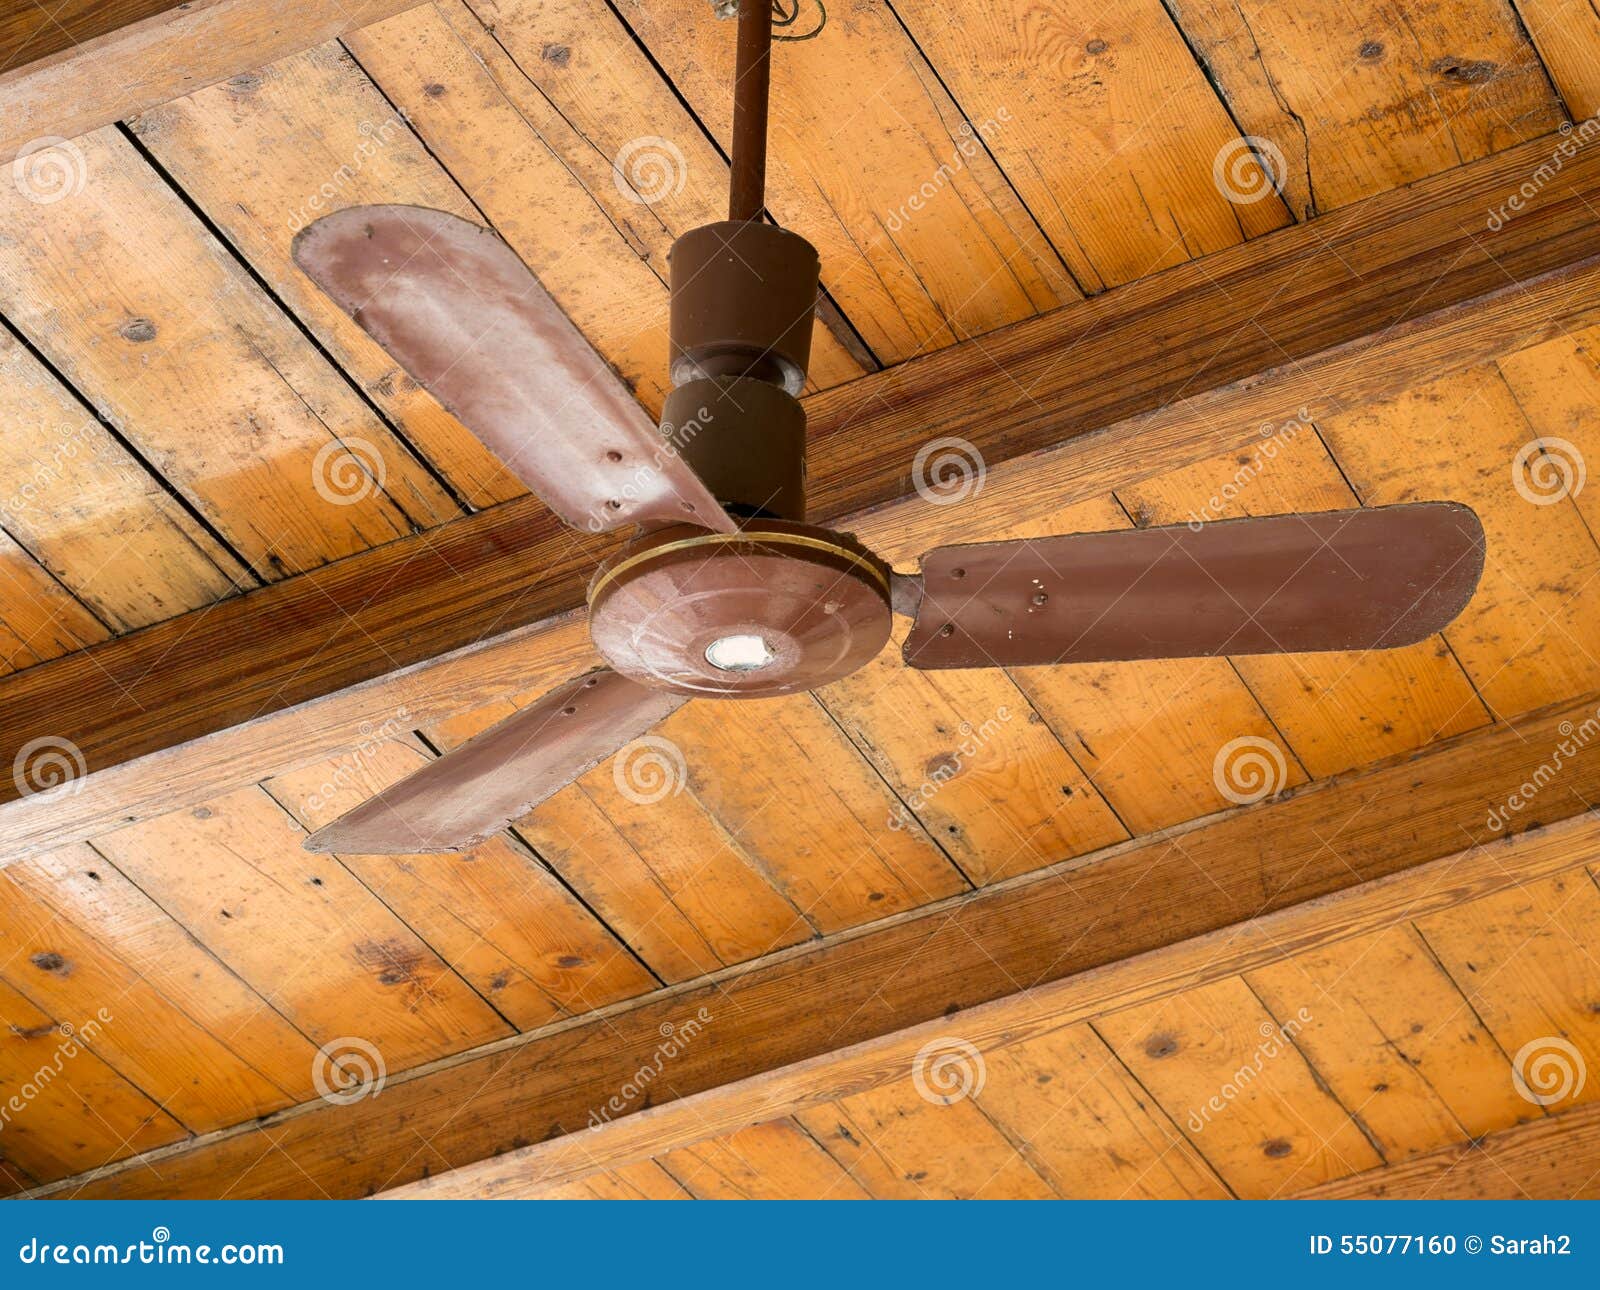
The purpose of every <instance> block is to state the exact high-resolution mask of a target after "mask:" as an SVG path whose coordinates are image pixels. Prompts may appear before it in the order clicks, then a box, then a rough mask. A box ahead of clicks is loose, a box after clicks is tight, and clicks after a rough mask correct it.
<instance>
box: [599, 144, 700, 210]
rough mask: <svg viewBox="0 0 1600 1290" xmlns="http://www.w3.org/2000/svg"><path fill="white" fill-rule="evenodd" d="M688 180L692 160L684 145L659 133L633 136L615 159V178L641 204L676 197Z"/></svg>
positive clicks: (654, 202) (632, 198)
mask: <svg viewBox="0 0 1600 1290" xmlns="http://www.w3.org/2000/svg"><path fill="white" fill-rule="evenodd" d="M688 181H689V163H688V162H687V161H685V160H684V158H683V151H682V149H680V148H679V147H678V145H677V144H675V143H673V141H672V140H671V139H663V138H662V137H661V136H660V135H659V134H642V135H639V136H638V137H637V138H635V139H629V140H628V141H627V142H626V143H625V144H623V145H622V147H620V148H618V149H617V155H616V156H615V157H613V158H612V159H611V182H612V183H613V184H615V185H616V188H617V191H618V192H619V193H621V194H622V195H623V196H624V197H625V198H627V199H628V200H629V201H630V202H633V203H635V204H636V205H639V206H654V205H655V204H656V203H657V202H662V201H666V200H667V198H669V197H676V196H677V195H678V194H679V193H681V192H682V191H683V186H684V184H686V183H688Z"/></svg>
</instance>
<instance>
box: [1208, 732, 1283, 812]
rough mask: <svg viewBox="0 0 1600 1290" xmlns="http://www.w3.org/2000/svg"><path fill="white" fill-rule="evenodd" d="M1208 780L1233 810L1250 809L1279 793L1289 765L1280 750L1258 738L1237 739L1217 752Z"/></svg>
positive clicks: (1242, 737)
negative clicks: (1243, 807) (1253, 805)
mask: <svg viewBox="0 0 1600 1290" xmlns="http://www.w3.org/2000/svg"><path fill="white" fill-rule="evenodd" d="M1211 779H1212V782H1213V783H1215V784H1216V786H1217V792H1219V793H1221V794H1222V795H1223V796H1224V797H1225V798H1227V799H1228V800H1229V801H1230V802H1232V803H1234V804H1235V805H1236V806H1250V805H1252V804H1254V803H1256V802H1260V801H1264V800H1265V799H1267V798H1269V797H1272V796H1273V795H1274V794H1276V793H1281V792H1282V791H1283V786H1284V785H1285V784H1287V783H1288V782H1289V765H1288V763H1287V762H1286V761H1285V760H1284V756H1283V750H1282V749H1281V748H1279V747H1278V745H1277V744H1275V743H1273V742H1272V740H1270V739H1263V738H1262V737H1261V736H1260V735H1241V736H1240V737H1239V738H1237V739H1230V740H1229V741H1228V742H1227V743H1225V744H1223V745H1222V747H1221V748H1219V749H1217V755H1216V758H1215V759H1214V760H1213V761H1212V763H1211Z"/></svg>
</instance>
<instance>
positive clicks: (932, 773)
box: [817, 619, 1127, 886]
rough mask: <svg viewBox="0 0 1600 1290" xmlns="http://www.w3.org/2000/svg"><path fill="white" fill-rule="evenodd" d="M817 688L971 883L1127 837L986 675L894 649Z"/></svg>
mask: <svg viewBox="0 0 1600 1290" xmlns="http://www.w3.org/2000/svg"><path fill="white" fill-rule="evenodd" d="M908 630H909V624H908V623H907V622H906V621H905V620H903V619H896V620H895V626H894V636H893V639H892V640H891V642H890V646H889V648H888V649H886V650H885V651H884V652H883V653H882V654H880V655H879V656H878V657H877V658H876V659H874V660H873V661H872V662H871V663H869V664H867V666H866V667H864V668H862V669H861V670H860V671H859V672H856V673H855V674H854V675H852V676H848V677H846V678H845V679H844V680H842V681H835V682H834V683H833V684H832V685H829V686H825V687H824V688H823V689H821V690H819V691H818V692H817V697H818V698H819V699H821V701H822V703H823V704H824V706H826V707H827V709H828V711H829V712H831V713H832V714H833V715H834V717H835V718H836V719H837V720H838V721H839V723H840V725H841V726H842V727H843V728H844V729H845V731H846V732H847V733H848V734H849V735H850V737H851V738H852V739H853V740H855V742H856V744H857V746H858V747H859V748H860V749H861V751H862V752H863V753H864V754H865V755H866V756H867V757H868V758H870V759H871V761H872V763H873V764H874V765H875V766H876V767H877V768H878V771H879V773H880V774H881V775H883V777H884V778H885V779H886V780H887V781H888V782H889V784H890V785H891V786H892V787H893V789H894V791H895V793H896V794H897V795H898V796H899V797H900V798H901V800H902V801H903V802H904V803H905V812H904V814H899V813H897V814H896V816H895V819H896V820H897V821H898V822H899V825H900V827H903V828H914V827H916V824H915V822H916V821H920V822H921V824H922V826H923V827H925V828H926V829H927V830H928V831H929V833H931V834H932V835H933V836H934V837H935V838H937V839H938V840H939V844H940V845H941V846H942V847H944V849H945V850H946V851H947V852H948V853H949V854H950V856H951V857H952V859H954V860H955V862H956V863H957V864H958V865H959V866H960V867H961V871H962V872H963V873H964V874H965V875H966V877H967V878H968V879H969V880H970V881H971V882H972V883H974V884H976V885H978V886H982V885H984V884H986V883H990V882H995V881H998V880H999V879H1001V878H1006V877H1009V876H1011V875H1014V874H1019V873H1025V872H1027V871H1028V870H1029V869H1037V868H1039V867H1040V866H1042V865H1047V864H1054V863H1055V862H1056V861H1058V860H1064V859H1066V858H1067V857H1068V856H1074V855H1081V854H1083V853H1084V852H1087V851H1093V850H1095V849H1096V848H1098V847H1102V846H1107V845H1109V844H1110V843H1112V842H1116V841H1118V840H1120V839H1122V838H1124V837H1126V836H1127V830H1126V829H1125V828H1124V827H1123V826H1122V823H1121V822H1120V821H1119V820H1118V819H1117V818H1116V816H1115V815H1114V814H1113V813H1112V811H1111V810H1110V808H1109V807H1107V805H1106V803H1105V801H1104V800H1103V799H1102V798H1101V796H1100V794H1099V793H1098V792H1097V791H1096V789H1095V788H1094V786H1093V785H1092V784H1090V782H1089V780H1088V778H1087V777H1086V776H1085V775H1084V773H1083V770H1082V769H1081V768H1080V767H1079V765H1078V764H1077V762H1075V761H1074V760H1073V759H1072V755H1071V753H1070V752H1068V750H1067V749H1066V748H1065V747H1064V746H1063V745H1062V742H1061V740H1060V739H1058V738H1057V737H1056V735H1055V733H1054V732H1053V731H1052V730H1051V729H1050V727H1049V726H1047V725H1046V724H1045V723H1044V722H1043V721H1042V720H1040V719H1039V716H1038V714H1037V713H1036V712H1034V711H1033V709H1032V707H1030V706H1029V704H1028V701H1027V699H1025V698H1024V697H1023V695H1022V693H1021V691H1019V690H1018V689H1017V687H1016V686H1015V685H1014V684H1013V683H1012V682H1011V680H1010V679H1009V678H1008V677H1007V676H1006V674H1005V673H1004V672H1002V671H999V670H994V671H979V670H974V671H956V672H941V673H938V674H935V673H932V672H919V671H916V670H915V669H913V668H908V667H906V666H905V664H904V662H903V661H902V660H901V656H900V648H899V647H900V645H901V644H902V643H903V641H904V639H905V635H906V632H907V631H908Z"/></svg>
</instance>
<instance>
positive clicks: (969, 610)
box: [905, 502, 1483, 668]
mask: <svg viewBox="0 0 1600 1290" xmlns="http://www.w3.org/2000/svg"><path fill="white" fill-rule="evenodd" d="M1482 571H1483V526H1482V525H1481V524H1479V523H1478V517H1477V516H1476V515H1474V514H1473V513H1472V511H1471V510H1470V509H1468V508H1467V507H1465V506H1460V505H1457V504H1455V503H1452V502H1428V503H1420V504H1416V505H1409V506H1387V507H1383V508H1381V509H1371V510H1356V511H1333V512H1326V513H1322V514H1315V515H1274V516H1267V517H1263V518H1259V519H1241V520H1225V521H1219V522H1215V523H1208V524H1203V525H1195V526H1190V525H1176V526H1174V527H1172V528H1158V529H1131V530H1126V531H1120V532H1116V533H1077V534H1070V535H1064V536H1061V537H1045V538H1029V539H1025V540H1021V541H1015V542H986V543H979V544H976V545H972V546H946V547H938V548H936V549H935V550H933V551H930V552H928V553H927V554H926V555H924V556H923V557H922V600H921V603H920V605H919V606H918V607H917V611H916V622H915V623H914V624H913V626H912V629H911V633H910V635H909V636H908V637H907V639H906V644H905V659H906V662H907V663H909V664H911V666H912V667H918V668H955V667H1013V666H1029V665H1033V664H1046V663H1095V662H1110V661H1113V660H1117V659H1139V658H1189V657H1197V656H1203V655H1214V654H1279V653H1301V652H1310V651H1316V650H1357V649H1361V650H1368V649H1390V648H1393V647H1395V646H1399V645H1410V644H1413V643H1415V642H1416V641H1419V640H1423V639H1425V638H1426V637H1428V636H1430V635H1431V634H1432V633H1434V632H1436V631H1438V630H1440V629H1441V628H1442V627H1444V626H1445V625H1446V624H1447V623H1449V622H1450V621H1451V620H1452V619H1453V618H1455V616H1456V615H1457V614H1459V613H1460V612H1461V610H1462V609H1463V608H1464V607H1465V606H1466V603H1467V601H1468V600H1469V599H1471V597H1472V593H1473V591H1474V590H1475V589H1476V587H1477V585H1478V576H1479V574H1481V573H1482Z"/></svg>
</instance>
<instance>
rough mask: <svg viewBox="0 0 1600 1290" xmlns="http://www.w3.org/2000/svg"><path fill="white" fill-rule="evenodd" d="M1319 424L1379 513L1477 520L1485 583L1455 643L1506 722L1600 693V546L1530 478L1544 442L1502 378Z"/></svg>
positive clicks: (1456, 385) (1450, 384)
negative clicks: (1410, 509)
mask: <svg viewBox="0 0 1600 1290" xmlns="http://www.w3.org/2000/svg"><path fill="white" fill-rule="evenodd" d="M1319 424H1320V425H1321V427H1322V429H1323V433H1324V434H1325V435H1326V436H1327V440H1328V443H1329V445H1330V446H1331V447H1332V449H1333V451H1334V455H1335V456H1336V457H1337V458H1338V459H1339V462H1340V463H1341V465H1342V466H1343V468H1344V473H1345V475H1346V476H1347V477H1348V478H1349V480H1350V482H1351V484H1352V486H1353V487H1354V488H1355V489H1356V491H1357V492H1358V493H1359V494H1360V495H1361V498H1362V500H1363V501H1364V502H1366V503H1367V504H1368V505H1377V506H1382V505H1388V504H1390V503H1392V502H1410V501H1423V500H1428V499H1432V498H1442V497H1446V496H1448V497H1452V498H1454V499H1455V500H1457V501H1460V502H1465V503H1466V504H1467V505H1468V506H1471V507H1472V508H1473V509H1474V510H1475V511H1477V513H1478V518H1479V519H1480V520H1482V521H1483V527H1484V534H1485V537H1486V544H1487V555H1486V558H1485V564H1484V572H1483V581H1482V582H1481V583H1480V584H1479V587H1478V590H1477V593H1476V594H1475V595H1474V596H1473V598H1472V601H1471V603H1470V604H1469V605H1468V606H1467V608H1466V610H1465V611H1464V612H1463V613H1462V615H1461V617H1460V618H1458V619H1457V620H1456V621H1455V622H1454V623H1452V624H1451V625H1450V627H1449V628H1448V629H1447V630H1446V631H1445V633H1444V638H1445V640H1446V641H1448V642H1449V644H1450V646H1451V648H1452V650H1453V651H1454V653H1455V655H1456V657H1457V658H1458V659H1460V660H1461V664H1462V666H1463V667H1464V668H1465V669H1466V671H1467V675H1468V676H1470V677H1471V678H1472V681H1473V683H1474V685H1475V687H1476V688H1477V691H1478V693H1479V694H1480V695H1481V696H1482V698H1483V701H1484V702H1485V703H1486V704H1487V705H1488V707H1489V709H1490V710H1491V711H1492V712H1494V713H1495V715H1497V716H1505V715H1508V714H1514V713H1517V712H1525V711H1528V710H1529V709H1531V708H1535V707H1538V706H1540V705H1541V704H1545V703H1550V702H1553V701H1554V700H1555V699H1556V697H1557V696H1558V695H1561V694H1574V693H1577V692H1579V691H1581V690H1586V689H1589V688H1592V687H1594V686H1596V685H1600V659H1597V658H1596V657H1595V653H1594V651H1593V649H1592V648H1591V643H1592V642H1593V641H1594V640H1595V639H1596V633H1600V582H1597V581H1596V580H1595V575H1596V573H1600V547H1597V546H1596V544H1595V540H1594V537H1593V535H1592V534H1591V532H1590V531H1589V529H1588V528H1587V526H1586V525H1585V524H1584V521H1583V516H1582V514H1581V513H1580V512H1579V511H1578V509H1577V508H1576V506H1575V504H1574V501H1573V498H1572V497H1571V496H1570V495H1564V494H1563V493H1562V492H1561V491H1560V490H1559V487H1557V488H1556V490H1555V491H1553V492H1551V493H1549V494H1544V493H1541V492H1539V491H1537V490H1535V489H1534V488H1533V479H1534V477H1533V476H1532V475H1528V474H1526V473H1522V474H1519V467H1518V464H1517V460H1518V454H1519V452H1521V451H1522V450H1523V449H1524V448H1525V447H1526V446H1527V445H1528V444H1530V443H1531V442H1532V441H1533V440H1534V439H1536V438H1537V437H1538V435H1537V433H1536V432H1535V430H1534V428H1533V427H1532V426H1530V425H1529V424H1528V421H1527V419H1526V417H1525V416H1524V415H1523V413H1522V410H1521V408H1520V407H1519V406H1518V403H1517V400H1516V399H1515V397H1513V395H1512V393H1511V391H1510V389H1509V388H1508V387H1507V385H1506V382H1505V380H1504V379H1503V378H1502V377H1501V376H1500V374H1499V372H1498V371H1497V370H1496V369H1495V368H1493V367H1492V366H1491V367H1484V368H1479V369H1476V370H1474V371H1472V372H1470V373H1466V374H1463V375H1462V376H1460V377H1457V378H1454V379H1447V380H1443V381H1438V382H1433V383H1430V384H1427V385H1423V386H1420V387H1418V388H1417V389H1415V390H1413V391H1411V392H1409V393H1407V394H1403V395H1401V396H1399V397H1397V398H1395V399H1392V400H1389V401H1386V402H1384V403H1380V404H1374V405H1373V406H1372V407H1370V408H1369V409H1367V410H1365V411H1362V412H1357V413H1349V414H1343V415H1335V416H1333V417H1330V418H1327V419H1326V420H1324V421H1321V422H1319ZM1464 436H1465V439H1464V438H1463V437H1464ZM1463 442H1470V443H1472V445H1473V453H1472V454H1471V456H1470V458H1468V457H1466V456H1464V455H1463V454H1462V452H1461V444H1462V443H1463ZM1552 465H1553V463H1552ZM1518 482H1521V483H1522V485H1523V488H1522V489H1520V490H1519V488H1518V487H1517V483H1518ZM1546 497H1548V498H1549V499H1550V500H1549V502H1548V504H1544V503H1545V499H1546ZM1530 498H1531V499H1532V500H1530Z"/></svg>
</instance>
